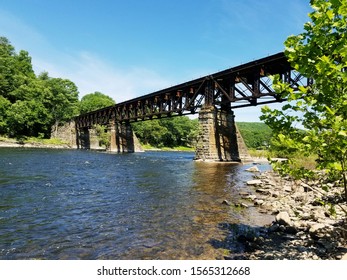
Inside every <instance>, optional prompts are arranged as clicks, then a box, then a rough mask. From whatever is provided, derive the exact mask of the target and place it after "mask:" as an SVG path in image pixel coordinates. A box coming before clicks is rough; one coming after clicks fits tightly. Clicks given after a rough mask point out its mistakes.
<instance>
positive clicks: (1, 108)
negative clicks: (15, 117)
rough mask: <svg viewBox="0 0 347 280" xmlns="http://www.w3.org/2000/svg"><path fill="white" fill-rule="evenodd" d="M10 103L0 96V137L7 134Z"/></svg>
mask: <svg viewBox="0 0 347 280" xmlns="http://www.w3.org/2000/svg"><path fill="white" fill-rule="evenodd" d="M10 106H11V102H10V101H8V100H7V99H6V98H5V97H3V96H1V95H0V135H1V134H6V133H7V131H8V130H7V125H8V124H7V118H8V117H7V115H8V110H9V108H10Z"/></svg>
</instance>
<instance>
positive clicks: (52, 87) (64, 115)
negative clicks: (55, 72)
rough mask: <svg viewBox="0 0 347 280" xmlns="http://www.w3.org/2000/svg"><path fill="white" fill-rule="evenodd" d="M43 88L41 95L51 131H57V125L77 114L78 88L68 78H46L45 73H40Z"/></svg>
mask: <svg viewBox="0 0 347 280" xmlns="http://www.w3.org/2000/svg"><path fill="white" fill-rule="evenodd" d="M39 78H41V80H42V82H43V83H44V86H45V89H44V90H43V91H42V95H43V96H42V97H43V99H44V103H45V106H46V108H48V109H49V111H50V115H51V120H52V121H51V123H50V125H51V126H53V131H55V133H56V132H57V129H58V126H59V125H60V124H61V123H63V122H65V121H68V120H70V119H71V118H72V117H74V116H77V115H78V88H77V86H76V85H75V84H74V83H73V82H72V81H70V80H68V79H61V78H47V75H46V74H43V75H41V76H40V77H39Z"/></svg>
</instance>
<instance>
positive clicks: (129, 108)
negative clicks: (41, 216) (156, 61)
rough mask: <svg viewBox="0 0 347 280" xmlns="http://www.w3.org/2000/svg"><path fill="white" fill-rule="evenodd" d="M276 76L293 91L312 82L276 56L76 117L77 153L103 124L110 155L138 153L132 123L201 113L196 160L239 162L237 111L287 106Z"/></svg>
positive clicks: (88, 146) (89, 145)
mask: <svg viewBox="0 0 347 280" xmlns="http://www.w3.org/2000/svg"><path fill="white" fill-rule="evenodd" d="M275 74H278V75H280V77H281V79H282V80H283V81H285V82H288V83H289V84H290V85H291V87H292V88H293V89H294V91H296V90H298V87H299V86H308V85H309V84H310V83H311V82H312V81H311V80H310V79H307V78H305V77H303V76H302V75H301V74H300V73H298V72H297V71H295V70H293V68H292V67H291V66H290V63H289V62H288V60H287V58H286V57H285V55H284V53H283V52H281V53H277V54H275V55H271V56H267V57H264V58H261V59H258V60H255V61H252V62H248V63H246V64H242V65H239V66H236V67H232V68H229V69H226V70H223V71H220V72H217V73H214V74H210V75H207V76H204V77H201V78H198V79H195V80H191V81H187V82H185V83H182V84H179V85H175V86H172V87H169V88H166V89H162V90H159V91H156V92H153V93H150V94H147V95H144V96H141V97H137V98H134V99H131V100H128V101H125V102H122V103H118V104H116V105H113V106H110V107H106V108H103V109H99V110H96V111H93V112H89V113H87V114H83V115H80V116H77V117H75V119H74V127H75V131H76V143H77V147H78V148H90V147H91V146H93V144H92V142H93V140H92V139H93V135H94V134H95V131H93V127H95V125H97V124H99V125H105V126H106V127H108V130H109V131H110V132H111V143H110V150H111V151H115V152H134V151H136V148H135V147H136V137H135V136H134V133H133V131H132V129H131V123H132V122H137V121H145V120H151V119H155V118H165V117H174V116H182V115H188V114H196V113H198V114H199V123H200V126H201V135H200V137H199V140H198V143H197V149H196V159H198V160H211V161H240V160H241V155H240V143H238V142H239V141H238V136H237V134H238V133H237V128H236V126H235V121H234V110H235V109H239V108H244V107H248V106H257V105H261V104H268V103H274V102H282V101H284V100H283V99H282V98H281V96H280V94H277V93H275V91H274V89H273V88H272V81H271V79H270V77H269V76H270V75H275Z"/></svg>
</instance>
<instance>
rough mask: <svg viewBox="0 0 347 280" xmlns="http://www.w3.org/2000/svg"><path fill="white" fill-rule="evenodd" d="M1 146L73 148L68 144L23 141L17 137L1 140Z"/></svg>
mask: <svg viewBox="0 0 347 280" xmlns="http://www.w3.org/2000/svg"><path fill="white" fill-rule="evenodd" d="M0 148H42V149H71V146H69V145H67V144H47V143H40V142H22V141H17V140H15V139H6V140H0Z"/></svg>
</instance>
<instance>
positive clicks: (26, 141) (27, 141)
mask: <svg viewBox="0 0 347 280" xmlns="http://www.w3.org/2000/svg"><path fill="white" fill-rule="evenodd" d="M0 141H1V142H8V143H21V144H41V145H55V146H60V145H66V144H67V143H66V142H64V141H62V140H61V139H57V138H51V139H43V138H39V137H23V138H8V137H5V136H0Z"/></svg>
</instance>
